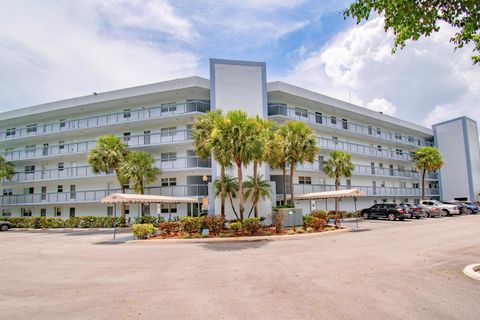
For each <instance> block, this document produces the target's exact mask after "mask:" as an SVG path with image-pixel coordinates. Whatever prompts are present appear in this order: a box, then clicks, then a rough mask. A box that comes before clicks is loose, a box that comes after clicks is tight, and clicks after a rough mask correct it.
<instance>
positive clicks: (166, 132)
mask: <svg viewBox="0 0 480 320" xmlns="http://www.w3.org/2000/svg"><path fill="white" fill-rule="evenodd" d="M160 131H161V134H162V137H172V136H174V135H175V133H176V131H177V128H176V127H169V128H162V129H161V130H160Z"/></svg>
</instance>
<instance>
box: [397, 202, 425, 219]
mask: <svg viewBox="0 0 480 320" xmlns="http://www.w3.org/2000/svg"><path fill="white" fill-rule="evenodd" d="M400 207H402V208H404V209H405V210H406V211H407V214H408V218H409V219H414V218H415V219H420V218H421V217H424V216H425V212H423V210H422V206H420V205H418V204H410V203H400Z"/></svg>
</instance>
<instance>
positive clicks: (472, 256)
mask: <svg viewBox="0 0 480 320" xmlns="http://www.w3.org/2000/svg"><path fill="white" fill-rule="evenodd" d="M360 227H361V228H360V229H359V230H358V231H356V232H347V233H337V234H324V235H321V236H318V237H305V238H304V239H295V240H282V241H257V242H238V243H197V244H193V243H166V242H161V241H160V242H159V241H143V242H126V240H128V239H130V235H129V234H127V233H120V235H119V239H120V241H118V242H111V241H109V240H110V239H111V234H110V233H108V232H105V231H103V232H91V231H85V232H78V231H77V232H70V233H61V232H57V231H55V232H48V233H47V232H15V231H9V232H2V233H0V252H1V254H2V257H1V259H2V260H1V261H2V262H1V263H0V273H1V275H2V283H1V285H0V318H1V319H28V318H31V319H137V318H139V319H171V318H175V319H280V318H281V319H478V315H479V314H480V304H479V303H478V301H480V282H479V281H475V280H473V279H470V278H467V277H465V276H464V275H463V273H462V269H463V268H464V267H465V266H466V265H467V264H471V263H475V262H476V263H479V262H480V236H479V230H480V215H471V216H459V217H446V218H436V219H421V220H407V221H395V222H391V221H386V220H368V221H365V222H362V223H361V224H360Z"/></svg>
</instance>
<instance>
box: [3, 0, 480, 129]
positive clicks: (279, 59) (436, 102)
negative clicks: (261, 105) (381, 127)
mask: <svg viewBox="0 0 480 320" xmlns="http://www.w3.org/2000/svg"><path fill="white" fill-rule="evenodd" d="M349 2H350V1H347V0H325V1H314V0H312V1H308V0H284V1H280V0H243V1H233V0H224V1H213V0H195V1H193V0H192V1H190V0H184V1H173V0H155V1H154V0H97V1H93V0H78V1H76V0H65V1H63V0H55V1H53V0H52V1H50V0H42V1H35V0H31V1H28V0H13V1H9V0H3V1H2V3H1V4H0V112H2V111H7V110H13V109H16V108H20V107H26V106H31V105H36V104H41V103H45V102H50V101H56V100H61V99H66V98H71V97H76V96H82V95H88V94H91V93H92V92H94V91H95V92H102V91H109V90H115V89H121V88H125V87H131V86H136V85H142V84H148V83H154V82H160V81H164V80H170V79H173V78H181V77H186V76H192V75H199V76H203V77H207V78H208V76H209V74H208V70H209V69H208V63H209V58H221V59H239V60H253V61H263V62H266V63H267V77H268V79H267V80H268V81H274V80H280V81H285V82H288V83H291V84H294V85H298V86H301V87H305V88H307V89H310V90H313V91H316V92H319V93H322V94H325V95H329V96H332V97H335V98H338V99H341V100H345V101H351V102H352V103H355V104H358V105H360V106H363V107H366V108H370V109H373V110H376V111H382V112H383V113H385V114H389V115H393V116H396V117H399V118H402V119H405V120H408V121H411V122H414V123H417V124H420V125H424V126H431V125H432V124H434V123H438V122H440V121H444V120H448V119H451V118H454V117H458V116H462V115H467V116H469V117H471V118H473V119H474V120H476V121H480V105H479V102H480V66H474V65H472V63H471V61H470V58H469V57H470V55H471V49H472V48H471V47H466V48H464V49H460V50H456V51H455V50H453V46H452V44H451V43H449V39H450V37H451V36H452V34H453V32H454V30H453V29H452V28H451V27H450V26H448V25H441V29H440V32H438V33H435V34H433V35H432V36H431V37H429V38H423V39H421V40H419V41H417V42H408V43H407V47H406V48H405V49H403V50H401V51H398V52H397V53H396V54H395V55H392V53H391V49H392V43H393V35H392V33H391V32H385V30H384V26H383V19H382V17H378V16H373V17H372V18H371V19H370V20H369V21H368V22H364V23H361V24H359V25H357V24H356V23H355V21H353V20H352V19H350V18H349V19H344V18H343V16H342V14H341V12H342V10H343V9H345V8H346V7H348V4H349Z"/></svg>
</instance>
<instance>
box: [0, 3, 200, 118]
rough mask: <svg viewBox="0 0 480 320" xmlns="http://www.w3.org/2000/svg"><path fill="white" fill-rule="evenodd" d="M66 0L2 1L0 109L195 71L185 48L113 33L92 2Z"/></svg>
mask: <svg viewBox="0 0 480 320" xmlns="http://www.w3.org/2000/svg"><path fill="white" fill-rule="evenodd" d="M61 4H62V5H58V4H57V3H55V2H47V1H42V2H38V3H37V2H30V3H28V4H23V3H19V2H12V3H9V4H4V5H3V8H2V13H0V70H2V72H1V73H0V96H1V99H2V103H3V105H2V106H1V109H0V110H2V111H5V110H7V109H11V108H13V107H19V106H26V105H34V104H38V103H42V102H47V101H52V100H59V99H63V98H69V97H74V96H79V95H84V94H90V93H91V92H92V91H106V90H112V89H119V88H124V87H129V86H134V85H140V84H145V83H152V82H158V81H162V80H167V79H172V78H176V77H183V76H190V75H194V74H196V73H197V70H198V61H197V58H196V56H195V55H193V54H192V53H190V52H188V51H187V50H184V49H178V48H175V47H174V46H169V47H168V49H167V47H159V46H158V45H157V44H155V43H152V42H148V41H143V40H140V39H138V38H136V37H133V36H129V35H128V34H123V35H122V36H121V37H119V36H118V35H117V34H115V33H113V34H112V33H109V32H107V31H106V30H105V29H104V21H103V20H102V19H101V15H100V14H99V13H98V11H96V8H95V5H94V3H91V2H89V1H88V2H87V1H84V2H63V3H61ZM32 17H35V19H32Z"/></svg>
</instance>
